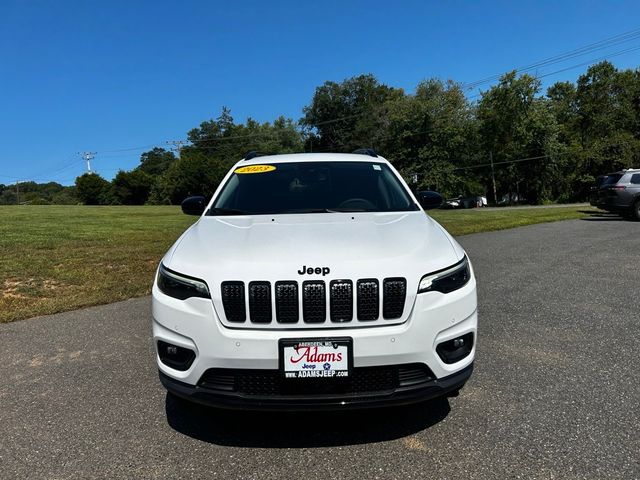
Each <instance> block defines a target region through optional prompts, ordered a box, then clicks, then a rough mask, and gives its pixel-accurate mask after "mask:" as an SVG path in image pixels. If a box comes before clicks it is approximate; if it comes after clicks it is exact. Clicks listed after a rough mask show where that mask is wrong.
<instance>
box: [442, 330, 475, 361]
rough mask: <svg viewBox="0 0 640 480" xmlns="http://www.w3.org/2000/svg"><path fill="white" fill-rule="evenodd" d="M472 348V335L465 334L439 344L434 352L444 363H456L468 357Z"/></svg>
mask: <svg viewBox="0 0 640 480" xmlns="http://www.w3.org/2000/svg"><path fill="white" fill-rule="evenodd" d="M472 348H473V333H467V334H465V335H462V336H460V337H457V338H454V339H452V340H447V341H446V342H442V343H439V344H438V346H437V347H436V352H437V353H438V356H439V357H440V358H441V359H442V361H443V362H444V363H456V362H459V361H460V360H462V359H463V358H464V357H466V356H467V355H469V354H470V353H471V349H472Z"/></svg>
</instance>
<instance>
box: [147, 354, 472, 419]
mask: <svg viewBox="0 0 640 480" xmlns="http://www.w3.org/2000/svg"><path fill="white" fill-rule="evenodd" d="M472 372H473V363H471V364H470V365H468V366H467V367H465V368H463V369H462V370H460V371H458V372H456V373H454V374H452V375H449V376H447V377H444V378H440V379H434V380H431V381H429V382H423V383H421V384H419V385H415V386H408V387H399V388H396V389H394V390H393V391H391V392H377V393H370V394H367V395H362V394H351V395H318V394H313V395H296V396H259V395H258V396H253V395H252V396H246V395H242V394H237V393H232V392H220V391H214V390H212V389H208V388H204V387H202V386H199V385H198V386H194V385H189V384H188V383H183V382H180V381H178V380H175V379H173V378H171V377H169V376H168V375H165V374H163V373H162V372H159V375H160V381H161V382H162V385H164V387H165V388H166V389H167V391H169V392H171V393H172V394H174V395H176V396H178V397H181V398H184V399H186V400H189V401H192V402H197V403H200V404H204V405H209V406H213V407H219V408H230V409H242V410H287V411H294V410H343V409H350V408H376V407H385V406H397V405H407V404H411V403H416V402H421V401H425V400H429V399H432V398H436V397H441V396H443V395H446V394H447V393H449V392H454V391H456V390H458V389H460V388H462V387H463V386H464V384H465V383H466V381H467V380H468V379H469V377H470V376H471V373H472Z"/></svg>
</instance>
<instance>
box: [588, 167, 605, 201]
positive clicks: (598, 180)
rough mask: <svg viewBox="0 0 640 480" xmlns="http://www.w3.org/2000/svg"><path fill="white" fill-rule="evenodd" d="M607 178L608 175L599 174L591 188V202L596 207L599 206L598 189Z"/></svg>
mask: <svg viewBox="0 0 640 480" xmlns="http://www.w3.org/2000/svg"><path fill="white" fill-rule="evenodd" d="M606 178H607V176H606V175H599V176H598V178H596V184H595V185H594V186H593V187H591V189H590V190H589V203H590V204H591V205H593V206H594V207H597V206H598V190H599V189H600V187H601V186H602V184H603V183H604V181H605V180H606Z"/></svg>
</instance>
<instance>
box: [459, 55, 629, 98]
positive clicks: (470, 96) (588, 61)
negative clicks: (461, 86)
mask: <svg viewBox="0 0 640 480" xmlns="http://www.w3.org/2000/svg"><path fill="white" fill-rule="evenodd" d="M637 50H640V45H635V46H633V47H630V48H626V49H624V50H620V51H617V52H613V53H610V54H607V55H604V56H602V57H598V58H593V59H591V60H587V61H586V62H581V63H577V64H575V65H571V66H570V67H565V68H562V69H560V70H555V71H553V72H548V73H545V74H543V75H537V76H536V77H535V78H545V77H550V76H553V75H556V74H558V73H562V72H566V71H568V70H573V69H574V68H579V67H584V66H585V65H591V64H594V63H598V62H601V61H603V60H606V59H609V58H613V57H618V56H620V55H624V54H625V53H630V52H635V51H637ZM481 95H482V92H480V93H475V94H473V95H469V96H467V98H468V99H472V98H477V97H479V96H481Z"/></svg>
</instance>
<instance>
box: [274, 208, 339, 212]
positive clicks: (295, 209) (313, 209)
mask: <svg viewBox="0 0 640 480" xmlns="http://www.w3.org/2000/svg"><path fill="white" fill-rule="evenodd" d="M330 212H331V210H328V209H326V208H293V209H290V210H283V211H282V212H281V213H330Z"/></svg>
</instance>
